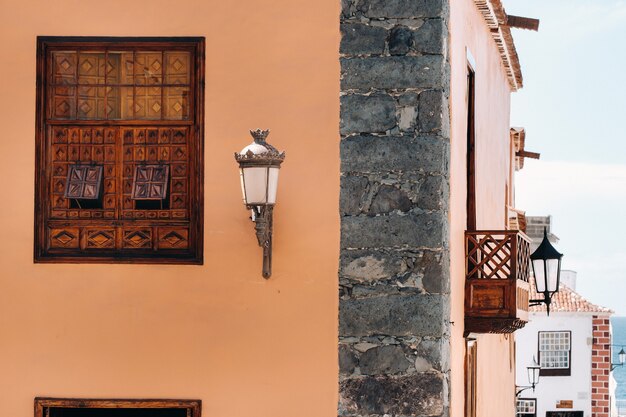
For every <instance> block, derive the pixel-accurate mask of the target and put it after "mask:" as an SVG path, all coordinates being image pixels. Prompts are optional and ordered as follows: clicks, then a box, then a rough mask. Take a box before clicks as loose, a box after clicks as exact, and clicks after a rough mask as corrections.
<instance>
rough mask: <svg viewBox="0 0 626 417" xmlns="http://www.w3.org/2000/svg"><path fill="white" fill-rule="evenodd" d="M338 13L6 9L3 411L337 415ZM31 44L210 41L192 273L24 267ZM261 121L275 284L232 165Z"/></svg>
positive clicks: (29, 215)
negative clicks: (41, 39) (133, 409)
mask: <svg viewBox="0 0 626 417" xmlns="http://www.w3.org/2000/svg"><path fill="white" fill-rule="evenodd" d="M339 7H340V4H339V1H335V0H322V1H315V2H310V1H308V2H307V1H300V0H296V1H294V0H271V1H270V0H238V1H218V0H209V1H199V0H198V1H191V0H178V1H164V0H133V1H119V0H109V1H104V2H94V1H84V0H55V1H44V0H41V1H34V0H29V1H8V0H0V51H2V65H0V80H1V81H0V97H1V99H0V121H1V123H0V126H1V127H2V129H1V130H2V137H1V138H0V178H2V180H1V181H0V182H1V183H2V203H1V204H0V231H1V233H2V238H0V398H1V400H0V416H11V417H29V416H32V401H33V398H34V397H35V396H60V397H123V398H138V397H139V398H143V397H148V398H155V397H157V398H158V397H161V398H162V397H169V398H194V399H201V400H202V401H203V415H205V416H220V417H238V416H242V417H243V416H272V417H281V416H284V417H288V416H289V417H291V416H296V415H297V416H303V417H304V416H311V417H313V416H315V417H318V416H331V415H334V414H335V413H336V404H337V354H336V349H337V348H336V345H337V263H338V253H339V216H338V195H339V152H338V141H339V135H338V124H339V75H338V74H339V63H338V44H339V24H338V16H339ZM37 35H48V36H55V35H57V36H58V35H72V36H80V35H82V36H205V37H206V41H207V46H206V68H207V69H206V125H205V131H206V134H205V144H206V154H205V241H204V244H205V251H204V259H205V262H204V265H203V266H150V265H76V264H58V265H49V264H34V263H33V260H32V257H33V255H32V253H33V201H34V199H33V193H34V175H35V173H34V156H35V143H34V137H35V124H34V121H35V114H34V112H35V40H36V36H37ZM257 127H263V128H265V127H269V128H271V129H272V134H271V135H270V137H269V141H270V143H272V144H274V145H275V146H276V147H278V148H280V149H284V150H286V151H287V159H286V162H285V163H284V164H283V169H282V173H281V183H280V185H279V191H278V205H277V207H276V209H275V235H274V237H275V238H274V258H273V260H274V265H273V276H272V278H271V279H270V280H268V281H266V280H264V279H263V278H262V277H261V250H260V248H259V247H258V246H257V243H256V238H255V236H254V231H253V225H252V223H251V222H250V220H249V219H248V216H249V214H248V213H247V212H246V210H245V209H244V207H243V204H242V202H241V196H240V188H239V178H238V173H237V167H236V163H235V161H234V158H233V152H234V151H236V150H240V149H241V148H242V147H243V146H245V145H246V144H248V143H249V142H250V141H251V138H250V136H249V134H248V133H247V132H248V129H251V128H257ZM316 161H322V164H320V163H319V162H316Z"/></svg>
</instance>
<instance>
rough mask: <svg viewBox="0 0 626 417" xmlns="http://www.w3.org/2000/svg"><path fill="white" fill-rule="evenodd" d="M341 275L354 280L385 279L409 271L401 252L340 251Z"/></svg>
mask: <svg viewBox="0 0 626 417" xmlns="http://www.w3.org/2000/svg"><path fill="white" fill-rule="evenodd" d="M340 262H341V267H340V271H341V272H340V274H341V277H343V278H347V279H350V280H352V281H356V282H374V281H379V280H387V279H391V278H394V277H396V276H399V275H403V274H405V273H406V272H407V271H409V267H408V265H407V263H406V260H405V258H404V257H403V256H402V254H401V253H391V254H389V253H384V252H380V251H376V250H369V251H368V250H356V251H346V250H344V251H341V259H340Z"/></svg>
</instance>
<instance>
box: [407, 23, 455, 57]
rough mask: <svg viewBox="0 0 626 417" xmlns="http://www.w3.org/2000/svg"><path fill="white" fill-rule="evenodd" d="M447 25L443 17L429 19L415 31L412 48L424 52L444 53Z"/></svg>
mask: <svg viewBox="0 0 626 417" xmlns="http://www.w3.org/2000/svg"><path fill="white" fill-rule="evenodd" d="M444 30H445V26H444V24H443V20H441V19H427V20H425V21H424V24H423V25H422V26H421V27H420V28H419V29H417V30H415V31H413V42H412V44H411V49H412V50H414V51H416V52H420V53H422V54H442V53H443V51H444V43H445V39H444V36H446V35H447V33H445V32H444Z"/></svg>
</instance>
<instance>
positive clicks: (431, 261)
mask: <svg viewBox="0 0 626 417" xmlns="http://www.w3.org/2000/svg"><path fill="white" fill-rule="evenodd" d="M448 1H449V0H343V1H342V14H341V32H342V40H341V47H340V54H341V58H340V59H341V126H340V132H341V200H340V208H341V259H340V270H339V284H340V288H339V367H340V378H339V405H338V414H339V415H340V416H382V415H385V414H386V415H390V416H447V415H448V405H449V392H448V381H449V351H450V346H449V325H450V322H449V319H450V305H449V302H450V298H449V292H450V282H449V272H450V271H449V270H450V268H449V263H450V260H449V251H448V235H449V232H448V225H449V221H448V205H449V166H448V165H449V159H450V143H449V123H450V121H449V113H448V107H449V100H448V97H449V79H450V76H449V68H448V55H447V44H448V27H447V22H448V14H449V12H448Z"/></svg>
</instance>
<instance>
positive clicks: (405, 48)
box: [389, 26, 413, 55]
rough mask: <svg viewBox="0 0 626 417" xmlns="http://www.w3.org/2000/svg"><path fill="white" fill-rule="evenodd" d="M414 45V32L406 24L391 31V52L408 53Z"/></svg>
mask: <svg viewBox="0 0 626 417" xmlns="http://www.w3.org/2000/svg"><path fill="white" fill-rule="evenodd" d="M412 46H413V32H412V31H411V29H409V28H407V27H405V26H396V27H394V28H393V29H391V32H389V53H390V54H391V55H406V54H407V53H408V52H409V51H410V50H411V47H412Z"/></svg>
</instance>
